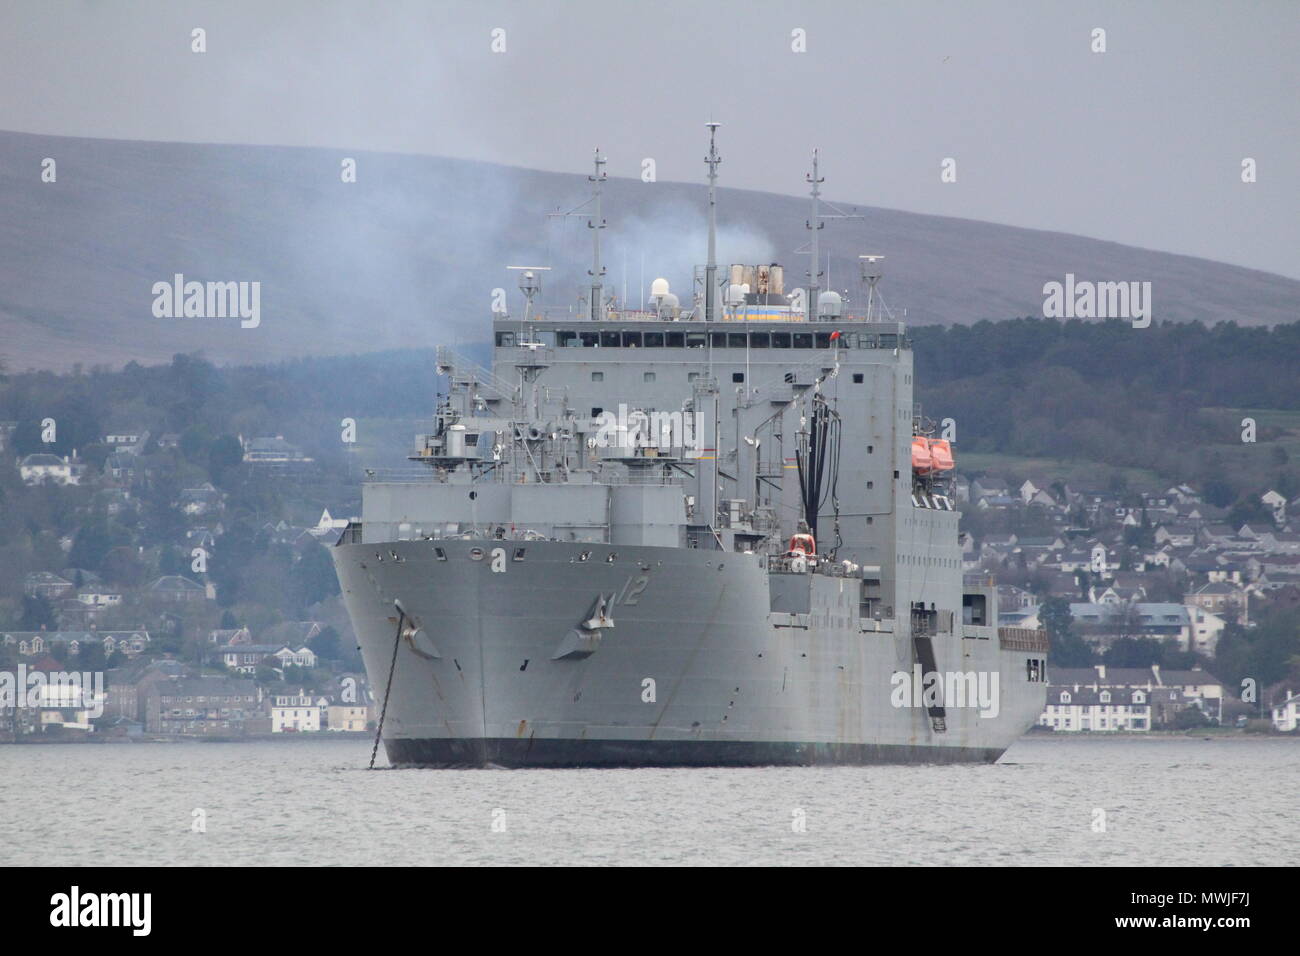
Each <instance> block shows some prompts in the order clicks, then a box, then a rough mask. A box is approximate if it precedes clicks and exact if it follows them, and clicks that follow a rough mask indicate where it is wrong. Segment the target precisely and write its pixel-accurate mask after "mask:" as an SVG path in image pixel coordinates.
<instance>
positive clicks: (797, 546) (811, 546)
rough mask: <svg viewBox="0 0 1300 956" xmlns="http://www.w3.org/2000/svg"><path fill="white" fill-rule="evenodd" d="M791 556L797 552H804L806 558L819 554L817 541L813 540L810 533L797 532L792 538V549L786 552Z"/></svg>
mask: <svg viewBox="0 0 1300 956" xmlns="http://www.w3.org/2000/svg"><path fill="white" fill-rule="evenodd" d="M786 553H787V554H788V555H789V556H790V557H793V556H795V555H796V554H802V555H803V556H804V557H806V558H811V557H815V556H816V555H817V542H815V541H814V540H813V536H812V535H810V534H797V535H795V536H794V537H793V538H791V539H790V550H789V551H788V552H786Z"/></svg>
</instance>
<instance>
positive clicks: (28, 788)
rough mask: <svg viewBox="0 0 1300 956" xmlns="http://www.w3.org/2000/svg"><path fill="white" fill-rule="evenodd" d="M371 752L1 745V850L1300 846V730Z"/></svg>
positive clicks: (348, 860) (585, 855)
mask: <svg viewBox="0 0 1300 956" xmlns="http://www.w3.org/2000/svg"><path fill="white" fill-rule="evenodd" d="M369 756H370V745H369V743H367V742H365V741H361V740H355V739H354V740H332V739H328V738H326V739H320V740H312V739H297V740H294V741H292V742H284V743H281V742H258V743H231V744H207V743H193V744H129V745H128V744H123V745H107V746H90V745H37V746H0V865H7V864H10V863H15V864H37V865H80V864H85V865H133V864H197V865H204V864H218V865H220V864H259V865H262V864H267V865H292V864H304V865H355V864H517V863H530V864H574V863H590V864H995V865H1019V864H1049V865H1050V864H1065V865H1073V864H1102V865H1105V864H1135V865H1145V866H1159V865H1170V864H1197V865H1209V866H1217V865H1237V866H1243V865H1251V864H1279V863H1281V864H1286V863H1293V862H1294V861H1295V860H1296V859H1297V857H1300V788H1297V787H1296V783H1297V781H1298V780H1300V742H1297V741H1294V740H1279V739H1243V738H1232V739H1212V740H1205V739H1200V738H1194V739H1188V738H1165V737H1151V738H1110V739H1104V738H1083V739H1042V738H1035V737H1030V738H1025V739H1024V740H1021V741H1020V742H1018V743H1017V744H1015V746H1013V747H1012V748H1011V750H1009V751H1008V752H1007V753H1006V755H1005V756H1003V758H1002V760H1001V761H1000V762H999V763H997V764H995V765H992V766H958V767H865V768H825V769H820V768H819V769H804V768H793V769H781V768H762V769H744V770H711V769H703V770H532V771H504V770H478V771H446V770H442V771H434V770H385V771H383V772H378V771H376V772H368V771H366V770H365V769H364V768H365V766H366V763H367V761H368V759H369ZM380 759H381V761H382V759H383V758H382V751H381V757H380ZM1096 808H1101V809H1103V810H1105V812H1106V820H1105V824H1106V829H1105V832H1104V833H1098V832H1094V830H1093V821H1094V810H1095V809H1096ZM196 809H202V810H203V811H204V815H205V818H206V832H204V833H195V832H192V829H191V824H192V821H193V820H194V819H195V815H194V811H195V810H196ZM494 821H496V826H497V829H494V828H493V824H494ZM799 821H802V822H803V824H804V830H803V832H797V830H796V829H795V826H794V825H793V824H796V823H798V822H799ZM502 827H503V828H502Z"/></svg>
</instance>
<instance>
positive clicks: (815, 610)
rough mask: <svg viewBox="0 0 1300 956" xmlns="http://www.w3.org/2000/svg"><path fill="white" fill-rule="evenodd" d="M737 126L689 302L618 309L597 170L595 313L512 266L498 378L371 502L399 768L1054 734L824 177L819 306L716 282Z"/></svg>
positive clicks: (457, 369) (567, 762)
mask: <svg viewBox="0 0 1300 956" xmlns="http://www.w3.org/2000/svg"><path fill="white" fill-rule="evenodd" d="M716 126H717V124H710V127H709V128H710V146H709V153H708V155H707V157H706V163H707V164H708V189H709V241H708V261H707V263H706V264H704V265H703V266H699V267H697V268H696V270H695V276H694V289H693V290H692V296H691V299H690V305H689V306H683V305H682V304H681V302H680V300H679V299H678V297H677V296H676V295H674V294H673V293H672V292H671V291H670V289H669V285H668V283H667V281H665V280H663V279H656V280H655V282H654V283H653V285H652V286H651V289H650V293H651V295H650V298H649V302H648V304H647V307H646V308H643V309H637V310H631V309H628V308H626V307H624V305H623V304H622V303H619V302H617V301H615V300H614V299H613V298H612V297H611V296H608V295H607V287H606V285H605V282H604V269H603V267H602V265H601V247H600V244H601V230H602V229H604V228H605V221H604V219H602V218H601V186H602V183H603V182H604V180H605V173H604V162H605V161H604V159H603V157H601V156H600V153H599V151H597V153H596V159H595V170H594V175H592V176H591V177H590V181H591V182H592V184H593V194H592V196H591V198H590V199H589V200H588V201H587V202H586V203H584V205H583V206H581V207H579V210H582V209H584V208H586V210H587V214H589V216H590V219H589V222H588V225H589V226H590V227H591V236H592V247H593V249H592V264H591V268H590V273H589V274H590V276H591V282H590V287H589V288H587V289H585V290H584V301H583V304H582V306H581V308H570V309H563V310H554V309H544V308H540V307H537V306H536V303H535V298H536V296H537V293H538V292H539V290H540V285H541V282H540V278H541V276H542V275H543V274H544V272H545V270H544V269H543V268H519V269H518V271H517V272H516V275H518V277H519V286H520V289H521V291H522V293H523V295H522V298H523V303H522V311H521V313H518V314H516V315H513V316H512V315H509V314H503V313H504V311H505V310H504V309H503V308H501V306H500V304H499V303H498V305H497V313H496V315H495V316H494V318H493V320H492V334H493V338H494V352H493V360H492V368H491V370H488V369H484V368H481V367H479V366H476V365H475V364H473V363H472V362H469V361H466V360H464V359H462V358H461V357H459V356H457V355H455V354H453V353H452V352H451V351H449V350H447V349H440V350H439V352H438V360H437V361H438V371H439V373H440V374H442V375H445V376H446V381H447V382H448V392H447V394H446V396H445V399H442V400H441V401H440V404H439V406H438V408H437V411H436V416H435V419H434V422H433V425H432V427H431V429H430V430H429V433H428V434H424V435H420V436H418V437H417V439H416V442H415V445H416V447H415V449H414V452H413V454H412V455H411V456H410V457H411V458H412V459H413V460H415V461H418V462H420V463H421V465H420V466H419V472H420V473H419V474H418V475H417V476H414V477H409V476H402V478H400V479H392V478H382V477H381V478H378V479H376V480H371V481H369V482H367V483H366V484H365V485H364V488H363V511H362V517H361V520H360V521H353V522H351V523H349V525H348V526H347V528H346V529H345V530H344V531H343V533H342V535H341V537H340V539H339V541H338V544H337V546H336V547H334V548H333V556H334V562H335V566H336V568H337V571H338V575H339V579H340V582H341V584H342V588H343V595H344V600H345V602H346V605H347V608H348V612H349V614H350V615H351V618H352V621H353V624H354V626H355V630H356V633H357V635H358V638H359V641H360V646H361V651H362V655H363V657H364V660H365V666H366V671H367V674H368V675H369V678H370V681H371V685H372V687H374V689H375V693H376V698H377V700H378V702H379V703H380V704H381V706H382V713H381V719H380V721H379V723H380V728H379V736H381V737H382V740H383V743H384V746H385V748H386V751H387V755H388V758H389V761H390V763H392V764H393V765H396V766H422V767H485V766H500V767H643V766H683V765H712V766H720V765H769V764H796V765H797V764H866V763H879V762H917V763H920V762H953V761H994V760H996V759H997V758H998V757H999V756H1000V755H1001V754H1002V753H1003V751H1005V750H1006V748H1007V747H1008V746H1009V745H1010V744H1011V743H1012V741H1014V740H1015V739H1016V738H1017V737H1018V736H1020V734H1021V733H1022V732H1024V731H1025V730H1026V729H1027V728H1028V727H1029V726H1031V725H1032V724H1033V723H1034V722H1035V720H1036V718H1037V717H1038V715H1039V714H1040V713H1041V712H1042V709H1043V705H1044V699H1045V694H1046V686H1047V685H1046V679H1047V670H1046V657H1047V640H1046V636H1045V634H1044V633H1043V632H1041V631H1037V630H1028V629H1020V628H1003V627H998V621H997V613H998V612H997V591H996V587H995V586H994V585H993V583H992V582H991V581H983V582H980V583H979V584H978V585H976V586H964V584H963V574H962V566H961V552H960V548H959V545H958V538H957V533H958V529H957V524H958V518H959V513H958V512H957V510H956V509H955V507H954V498H953V495H952V494H951V484H950V482H951V475H952V471H951V469H952V454H951V452H952V449H951V446H950V444H949V443H948V442H947V441H944V440H943V439H942V438H937V437H935V430H934V427H933V425H932V424H931V423H930V422H929V421H927V420H926V419H924V418H923V417H922V416H921V415H920V413H919V410H918V409H916V408H915V407H914V405H913V360H912V351H911V343H910V341H909V339H908V337H907V332H906V329H905V327H904V325H903V324H902V323H900V322H896V321H893V320H892V319H891V318H890V313H889V311H888V309H887V308H886V307H885V306H884V303H883V300H882V299H881V298H880V294H879V290H878V288H877V283H878V281H879V279H880V277H881V270H880V259H881V257H879V256H864V257H862V259H861V263H862V270H861V271H862V276H861V278H862V280H863V288H864V290H865V293H864V298H865V303H866V309H865V310H864V311H863V312H862V314H859V315H852V314H849V312H848V311H847V310H846V309H845V297H844V296H841V295H839V294H837V293H835V292H833V291H830V290H822V288H821V285H820V283H821V281H822V279H823V275H822V273H821V272H820V270H819V269H818V263H819V262H820V258H819V250H818V232H819V230H820V228H821V227H822V226H823V224H824V221H825V220H826V219H829V218H833V217H835V216H836V215H837V214H838V213H837V212H836V211H833V210H834V207H830V205H829V204H828V203H826V202H825V201H824V200H821V199H820V184H821V182H822V178H821V177H820V176H819V174H818V167H817V157H816V154H814V156H813V171H812V173H811V174H810V175H809V176H808V177H807V178H808V181H809V182H810V183H811V187H812V188H811V196H812V210H811V216H810V218H809V220H808V223H807V225H808V226H809V229H810V236H811V239H810V242H809V244H808V245H809V248H808V250H807V251H808V253H809V261H810V263H812V266H811V268H810V270H809V273H808V275H807V279H808V284H807V287H806V288H796V289H792V290H791V291H790V293H789V294H787V293H786V291H785V288H784V271H783V269H782V267H781V266H779V265H752V266H751V265H743V264H742V265H731V266H730V267H729V268H720V267H719V266H718V265H717V262H716V250H715V245H716V242H715V233H716V227H715V223H716V196H715V189H716V183H717V172H718V165H719V162H720V159H719V157H718V154H717V149H716V146H715V145H714V141H715V134H716ZM828 207H829V208H830V209H831V210H832V211H827V209H828ZM413 467H414V466H413ZM379 736H377V738H376V746H377V744H378V739H379Z"/></svg>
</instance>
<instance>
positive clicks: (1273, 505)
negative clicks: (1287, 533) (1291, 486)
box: [1259, 489, 1286, 526]
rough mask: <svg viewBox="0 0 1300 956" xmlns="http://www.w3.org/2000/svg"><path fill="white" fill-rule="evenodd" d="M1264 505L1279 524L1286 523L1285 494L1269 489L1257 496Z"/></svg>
mask: <svg viewBox="0 0 1300 956" xmlns="http://www.w3.org/2000/svg"><path fill="white" fill-rule="evenodd" d="M1259 500H1260V501H1261V502H1263V504H1264V507H1265V508H1267V509H1268V510H1269V511H1271V512H1273V520H1274V521H1275V522H1276V523H1277V524H1278V525H1279V526H1280V525H1283V524H1286V496H1284V495H1280V494H1278V493H1277V492H1276V491H1273V490H1272V489H1269V490H1268V491H1266V492H1264V493H1263V494H1262V495H1260V496H1259Z"/></svg>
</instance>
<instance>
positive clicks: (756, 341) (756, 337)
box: [749, 332, 772, 349]
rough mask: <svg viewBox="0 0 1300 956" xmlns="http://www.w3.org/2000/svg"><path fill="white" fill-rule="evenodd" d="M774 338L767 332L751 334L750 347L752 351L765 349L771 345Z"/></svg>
mask: <svg viewBox="0 0 1300 956" xmlns="http://www.w3.org/2000/svg"><path fill="white" fill-rule="evenodd" d="M771 341H772V337H771V336H770V335H768V334H767V333H766V332H750V333H749V347H750V348H751V349H765V348H767V347H768V345H770V344H771Z"/></svg>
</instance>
